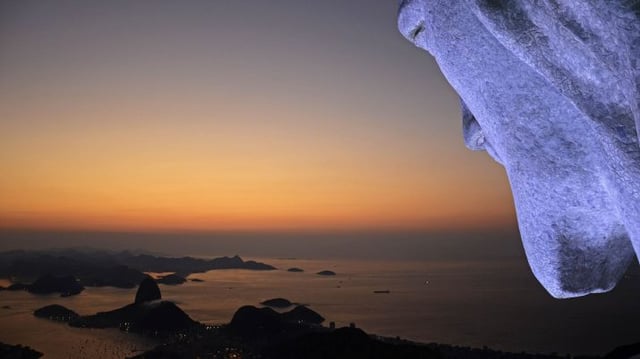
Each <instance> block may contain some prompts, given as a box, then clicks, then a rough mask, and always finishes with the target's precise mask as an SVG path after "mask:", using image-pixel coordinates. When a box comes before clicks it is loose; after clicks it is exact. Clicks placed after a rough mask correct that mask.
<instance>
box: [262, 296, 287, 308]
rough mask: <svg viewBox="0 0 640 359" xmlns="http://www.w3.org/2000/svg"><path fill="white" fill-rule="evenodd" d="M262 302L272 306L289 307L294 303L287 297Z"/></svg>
mask: <svg viewBox="0 0 640 359" xmlns="http://www.w3.org/2000/svg"><path fill="white" fill-rule="evenodd" d="M260 304H262V305H264V306H266V307H271V308H289V307H291V306H292V305H293V304H294V303H291V302H290V301H289V300H288V299H285V298H273V299H268V300H265V301H263V302H260Z"/></svg>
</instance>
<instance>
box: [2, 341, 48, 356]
mask: <svg viewBox="0 0 640 359" xmlns="http://www.w3.org/2000/svg"><path fill="white" fill-rule="evenodd" d="M42 355H43V354H42V353H40V352H38V351H35V350H33V349H31V348H29V347H25V346H22V345H9V344H5V343H0V358H7V359H37V358H40V357H41V356H42Z"/></svg>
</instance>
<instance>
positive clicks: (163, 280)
mask: <svg viewBox="0 0 640 359" xmlns="http://www.w3.org/2000/svg"><path fill="white" fill-rule="evenodd" d="M186 281H187V280H186V279H185V278H184V277H183V276H180V275H178V274H169V275H165V276H163V277H160V278H158V279H156V282H158V283H160V284H166V285H178V284H182V283H184V282H186Z"/></svg>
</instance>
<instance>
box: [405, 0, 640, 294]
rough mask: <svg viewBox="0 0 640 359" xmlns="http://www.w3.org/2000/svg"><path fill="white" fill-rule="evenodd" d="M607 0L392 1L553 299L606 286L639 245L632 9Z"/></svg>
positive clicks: (638, 28)
mask: <svg viewBox="0 0 640 359" xmlns="http://www.w3.org/2000/svg"><path fill="white" fill-rule="evenodd" d="M614 3H616V4H617V3H618V2H604V1H603V2H598V4H593V3H589V4H588V5H585V4H583V3H580V4H579V5H578V4H573V3H572V2H565V4H564V5H563V4H558V2H549V3H548V4H540V3H537V2H536V5H533V3H531V2H530V1H528V0H515V1H489V0H473V1H449V0H405V1H402V3H401V6H400V12H399V18H398V25H399V28H400V31H401V32H402V34H403V35H404V36H405V37H406V38H407V39H408V40H409V41H411V42H413V43H414V44H415V45H416V46H418V47H420V48H422V49H424V50H426V51H428V52H430V53H431V54H432V55H433V56H434V57H435V59H436V61H437V63H438V65H439V66H440V69H441V70H442V72H443V74H444V75H445V77H446V78H447V80H448V81H449V83H450V84H451V85H452V87H453V88H454V89H455V90H456V92H457V93H458V94H459V95H460V98H461V108H462V128H463V137H464V140H465V143H466V145H467V147H468V148H470V149H472V150H486V151H487V152H488V154H489V155H490V156H491V157H493V158H494V159H495V160H496V161H497V162H499V163H500V164H502V165H503V166H504V168H505V170H506V173H507V176H508V178H509V182H510V184H511V190H512V193H513V198H514V202H515V207H516V212H517V217H518V225H519V228H520V233H521V236H522V241H523V245H524V249H525V253H526V255H527V259H528V261H529V264H530V266H531V269H532V271H533V273H534V275H535V276H536V278H537V279H538V280H539V281H540V283H541V284H542V285H543V286H544V287H545V288H546V289H547V291H548V292H549V293H550V294H551V295H553V296H554V297H557V298H566V297H575V296H581V295H585V294H589V293H597V292H605V291H609V290H611V289H612V288H613V287H614V286H615V284H616V283H617V282H618V281H619V280H620V278H621V277H622V276H623V274H624V272H625V271H626V269H627V267H628V266H629V264H630V263H631V262H632V261H633V259H634V256H635V253H634V246H635V249H636V252H638V251H639V250H640V147H639V146H638V136H637V131H636V125H637V124H638V123H639V120H640V111H639V110H638V101H639V100H640V95H639V92H638V91H640V19H639V18H638V16H639V15H638V14H639V13H640V12H639V11H637V9H636V10H634V9H632V8H631V5H629V8H624V7H623V6H622V5H620V4H617V5H614ZM469 180H470V181H473V179H472V178H470V179H469Z"/></svg>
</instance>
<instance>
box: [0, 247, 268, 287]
mask: <svg viewBox="0 0 640 359" xmlns="http://www.w3.org/2000/svg"><path fill="white" fill-rule="evenodd" d="M216 269H248V270H272V269H275V268H274V267H273V266H270V265H268V264H264V263H259V262H255V261H244V260H242V258H240V257H239V256H233V257H220V258H214V259H201V258H192V257H182V258H169V257H158V256H152V255H148V254H132V253H131V252H127V251H124V252H108V251H97V250H94V251H79V250H75V249H69V250H52V251H10V252H2V253H0V278H7V279H8V278H19V279H20V280H21V281H26V282H30V281H34V280H36V279H37V278H40V277H42V276H44V275H52V276H74V277H76V278H78V279H79V281H80V284H81V285H82V286H89V287H102V286H112V287H118V288H135V287H136V286H137V285H138V283H140V281H142V280H143V279H144V278H145V273H144V272H174V273H177V274H176V276H175V277H174V276H171V277H168V278H166V279H163V280H161V282H164V283H165V284H180V283H179V282H181V279H180V278H179V277H187V276H188V275H189V274H191V273H199V272H206V271H209V270H216ZM42 288H44V287H42ZM7 289H12V290H18V288H11V287H10V288H7ZM43 290H44V289H43ZM69 293H70V294H72V293H73V291H69Z"/></svg>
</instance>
